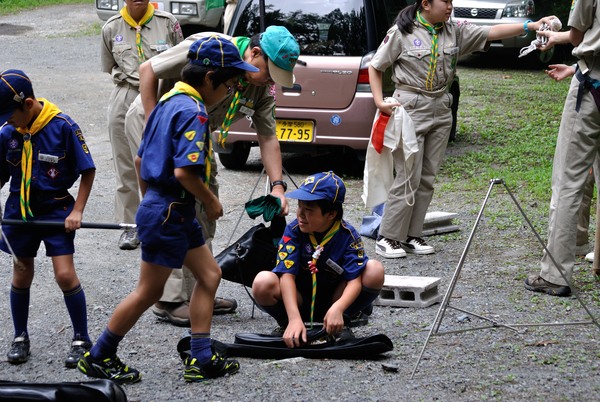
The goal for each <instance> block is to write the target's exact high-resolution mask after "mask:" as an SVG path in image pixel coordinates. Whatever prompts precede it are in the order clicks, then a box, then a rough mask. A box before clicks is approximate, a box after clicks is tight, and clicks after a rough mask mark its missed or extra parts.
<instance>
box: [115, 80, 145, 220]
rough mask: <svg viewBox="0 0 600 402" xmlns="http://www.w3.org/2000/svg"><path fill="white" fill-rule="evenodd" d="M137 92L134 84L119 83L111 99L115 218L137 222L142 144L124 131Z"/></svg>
mask: <svg viewBox="0 0 600 402" xmlns="http://www.w3.org/2000/svg"><path fill="white" fill-rule="evenodd" d="M138 93H139V92H138V89H137V88H136V87H134V86H131V85H128V84H124V85H118V86H116V87H115V88H114V89H113V91H112V93H111V95H110V99H109V102H108V105H109V106H108V137H109V140H110V145H111V147H112V153H113V165H114V168H115V179H116V182H117V189H116V192H115V220H116V221H117V222H119V223H135V213H136V211H137V208H138V206H139V205H140V189H139V185H138V180H137V174H136V172H135V165H134V160H135V155H137V149H138V147H139V145H140V144H139V141H137V143H136V142H132V141H131V140H130V138H129V137H128V136H127V134H126V130H125V114H126V113H127V110H128V109H129V105H131V102H133V100H134V99H135V97H136V96H137V95H138ZM142 124H143V121H142ZM140 137H141V135H140Z"/></svg>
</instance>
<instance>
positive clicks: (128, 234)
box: [119, 229, 140, 250]
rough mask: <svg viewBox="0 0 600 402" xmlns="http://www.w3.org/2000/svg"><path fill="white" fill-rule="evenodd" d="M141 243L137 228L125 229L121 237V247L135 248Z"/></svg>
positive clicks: (124, 248) (125, 248) (126, 248)
mask: <svg viewBox="0 0 600 402" xmlns="http://www.w3.org/2000/svg"><path fill="white" fill-rule="evenodd" d="M139 245H140V240H139V239H138V236H137V229H125V231H124V232H123V233H122V234H121V238H120V239H119V248H120V249H121V250H135V249H136V248H137V247H138V246H139Z"/></svg>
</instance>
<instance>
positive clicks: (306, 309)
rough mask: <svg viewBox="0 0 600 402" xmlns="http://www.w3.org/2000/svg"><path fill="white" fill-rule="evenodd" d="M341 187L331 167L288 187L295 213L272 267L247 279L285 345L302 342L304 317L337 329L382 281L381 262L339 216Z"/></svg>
mask: <svg viewBox="0 0 600 402" xmlns="http://www.w3.org/2000/svg"><path fill="white" fill-rule="evenodd" d="M345 193H346V187H345V186H344V182H343V181H342V179H340V178H339V177H338V176H336V175H335V173H333V172H331V171H329V172H323V173H318V174H315V175H312V176H309V177H308V178H306V180H304V182H303V184H302V185H301V186H300V188H298V189H297V190H294V191H292V192H291V193H288V194H287V197H288V198H292V199H293V198H295V199H297V200H298V209H297V212H296V216H297V218H296V219H295V220H294V221H292V222H291V223H290V224H288V225H287V227H286V228H285V232H284V233H283V237H282V238H281V241H280V242H279V247H278V255H277V265H276V266H275V268H274V269H273V271H262V272H260V273H259V274H258V275H257V276H256V278H255V279H254V282H253V284H252V293H253V295H254V298H255V299H256V302H257V303H258V305H259V307H260V308H261V309H262V310H263V311H265V312H267V313H268V314H270V315H271V316H272V317H273V318H275V320H277V323H278V324H279V326H280V327H281V328H282V329H283V328H285V331H284V333H283V340H284V342H285V344H286V345H287V346H288V347H290V348H293V347H298V346H300V345H301V344H302V343H306V342H307V334H306V326H305V324H304V323H305V322H322V323H323V326H324V328H325V330H326V331H327V333H328V334H329V335H336V334H339V333H340V332H341V331H342V329H343V328H344V325H345V323H348V321H349V318H350V317H352V316H354V315H356V314H357V313H360V312H361V311H363V310H365V309H368V308H369V307H370V306H371V305H372V302H373V300H375V298H376V297H377V296H378V295H379V291H380V290H381V288H382V286H383V281H384V268H383V265H382V264H381V262H379V261H377V260H370V259H369V258H368V257H367V256H366V255H365V252H364V248H363V242H362V239H361V237H360V235H359V234H358V232H357V231H356V230H355V229H354V227H352V226H351V225H350V224H349V223H348V222H346V221H344V220H343V219H342V218H343V205H342V204H343V202H344V195H345ZM314 281H316V282H314ZM315 285H316V294H314V296H313V288H314V286H315ZM313 300H314V301H313Z"/></svg>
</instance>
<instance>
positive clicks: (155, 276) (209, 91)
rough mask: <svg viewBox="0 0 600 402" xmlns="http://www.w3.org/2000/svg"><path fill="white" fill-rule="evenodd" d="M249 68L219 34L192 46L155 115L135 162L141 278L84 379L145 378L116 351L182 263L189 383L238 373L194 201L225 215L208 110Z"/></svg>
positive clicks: (217, 276) (85, 367)
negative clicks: (217, 332) (224, 343)
mask: <svg viewBox="0 0 600 402" xmlns="http://www.w3.org/2000/svg"><path fill="white" fill-rule="evenodd" d="M244 71H253V72H256V71H258V69H257V68H255V67H253V66H252V65H250V64H248V63H245V62H243V61H242V59H241V58H240V53H239V51H238V49H237V48H236V47H235V46H234V44H233V43H231V42H229V41H228V40H225V39H223V38H219V37H217V36H209V37H205V38H202V39H199V40H197V41H196V42H194V43H193V44H192V46H191V47H190V50H189V53H188V64H187V65H186V66H185V67H184V68H183V70H182V72H181V78H182V81H180V82H178V83H177V84H175V86H174V87H173V89H172V90H171V91H170V92H168V93H167V94H165V95H164V96H163V97H162V98H161V100H160V102H159V103H158V105H157V106H156V108H155V109H154V110H153V112H152V114H151V115H150V118H149V119H148V124H147V126H146V129H145V131H144V137H143V139H142V143H141V145H140V149H139V151H138V158H137V160H136V166H137V168H138V171H139V177H141V181H140V188H141V189H142V190H143V191H144V193H145V194H144V198H143V200H142V202H141V204H140V207H139V209H138V211H137V214H136V219H135V220H136V224H137V227H138V236H139V239H140V241H141V243H142V262H141V266H140V278H139V281H138V284H137V288H136V289H135V290H134V291H133V292H131V293H130V294H129V295H128V296H127V297H126V298H125V299H124V300H123V301H122V302H121V303H120V304H119V305H118V306H117V308H116V309H115V311H114V313H113V315H112V317H111V318H110V320H109V322H108V325H107V327H106V329H105V330H104V332H103V333H102V334H101V335H100V337H99V338H98V341H97V342H96V344H95V345H94V346H93V347H92V349H91V350H90V351H89V352H88V353H86V354H85V355H84V357H83V358H82V359H81V360H80V361H79V365H78V366H77V367H78V369H79V370H80V371H81V372H83V373H85V374H86V375H88V376H90V377H97V378H107V379H110V380H113V381H116V382H119V383H132V382H137V381H139V380H140V379H141V374H140V372H139V371H138V370H135V369H133V368H131V367H128V366H126V365H125V364H123V363H122V362H121V360H120V359H119V358H118V357H117V354H116V353H117V347H118V345H119V342H120V341H121V340H122V339H123V337H124V336H125V334H127V332H129V330H130V329H131V328H132V327H133V326H134V325H135V323H136V322H137V320H138V319H139V318H140V317H141V315H142V314H143V313H144V312H145V311H146V310H147V309H148V308H150V306H152V305H153V304H154V303H156V302H157V301H158V300H159V299H160V297H161V295H162V293H163V288H164V286H165V282H166V281H167V278H168V277H169V275H170V274H171V271H172V270H173V269H181V267H182V265H183V264H185V265H186V266H187V267H188V268H189V269H190V271H191V272H192V273H193V275H194V277H195V278H196V286H195V287H194V291H193V293H192V297H191V301H190V321H191V327H192V340H191V348H192V353H191V357H190V358H188V359H186V361H185V369H184V373H183V378H184V380H185V381H188V382H199V381H205V380H207V379H209V378H215V377H221V376H224V375H227V374H233V373H235V372H237V371H238V370H239V364H238V362H237V361H235V360H225V359H224V358H223V357H221V356H220V355H219V354H217V353H216V352H214V351H213V350H212V348H211V340H210V328H211V321H212V313H213V302H214V298H215V293H216V291H217V287H218V286H219V281H220V280H221V270H220V268H219V266H218V265H217V263H216V261H215V259H214V257H213V256H212V254H211V252H210V250H209V249H208V246H207V245H206V244H205V243H204V238H203V236H202V230H201V227H200V225H199V224H198V221H197V220H196V218H195V215H196V214H195V209H194V205H195V200H196V199H197V200H199V201H201V202H202V204H203V205H204V207H205V208H206V214H207V216H208V218H209V219H210V220H213V221H214V220H217V219H218V218H220V217H221V216H222V215H223V207H222V205H221V203H220V202H219V199H218V198H217V197H216V196H215V195H214V194H213V193H212V192H211V191H210V190H209V189H208V183H207V180H206V178H208V177H210V166H211V164H210V159H209V158H212V156H213V152H212V146H211V139H210V132H209V129H208V127H209V126H208V114H207V112H206V107H210V106H211V105H214V104H216V103H218V102H220V101H221V100H222V99H223V98H224V97H225V96H226V95H227V94H228V93H229V92H230V91H231V90H232V87H233V86H234V85H235V82H236V80H237V79H238V77H239V76H240V75H241V74H242V73H243V72H244Z"/></svg>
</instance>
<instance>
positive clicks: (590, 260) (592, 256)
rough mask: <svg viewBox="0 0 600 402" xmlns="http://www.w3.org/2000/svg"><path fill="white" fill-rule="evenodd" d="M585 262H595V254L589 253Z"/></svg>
mask: <svg viewBox="0 0 600 402" xmlns="http://www.w3.org/2000/svg"><path fill="white" fill-rule="evenodd" d="M585 260H586V261H587V262H594V252H593V251H592V252H590V253H587V254H586V255H585Z"/></svg>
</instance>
